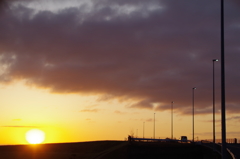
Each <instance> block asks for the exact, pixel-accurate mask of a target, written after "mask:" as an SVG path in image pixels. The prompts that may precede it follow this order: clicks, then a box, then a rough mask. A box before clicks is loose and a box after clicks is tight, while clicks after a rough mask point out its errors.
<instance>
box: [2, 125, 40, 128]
mask: <svg viewBox="0 0 240 159" xmlns="http://www.w3.org/2000/svg"><path fill="white" fill-rule="evenodd" d="M1 127H7V128H39V126H23V125H5V126H1Z"/></svg>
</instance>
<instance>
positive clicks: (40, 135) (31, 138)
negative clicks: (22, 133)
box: [26, 129, 45, 144]
mask: <svg viewBox="0 0 240 159" xmlns="http://www.w3.org/2000/svg"><path fill="white" fill-rule="evenodd" d="M44 139H45V133H44V132H43V131H42V130H39V129H31V130H29V131H28V132H27V133H26V140H27V141H28V142H29V143H30V144H40V143H42V142H43V141H44Z"/></svg>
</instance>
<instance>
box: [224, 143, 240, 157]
mask: <svg viewBox="0 0 240 159" xmlns="http://www.w3.org/2000/svg"><path fill="white" fill-rule="evenodd" d="M227 148H228V149H229V150H230V151H231V152H232V153H233V154H234V156H235V159H240V144H227Z"/></svg>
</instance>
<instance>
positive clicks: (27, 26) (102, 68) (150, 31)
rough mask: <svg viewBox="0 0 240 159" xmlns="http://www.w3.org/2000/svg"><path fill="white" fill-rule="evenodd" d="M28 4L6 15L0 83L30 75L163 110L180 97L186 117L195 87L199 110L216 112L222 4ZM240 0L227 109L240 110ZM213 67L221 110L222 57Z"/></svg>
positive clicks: (61, 87) (232, 29)
mask: <svg viewBox="0 0 240 159" xmlns="http://www.w3.org/2000/svg"><path fill="white" fill-rule="evenodd" d="M22 2H24V3H18V4H17V5H16V3H15V4H14V3H10V4H9V5H10V9H9V10H8V11H6V13H5V14H4V15H3V16H1V17H0V21H1V23H0V28H1V29H0V34H1V38H0V63H1V68H0V70H1V71H0V73H1V77H0V80H1V82H5V83H11V82H13V81H16V80H25V81H27V84H29V85H35V86H37V87H39V88H46V89H49V90H50V91H52V92H56V93H83V94H95V95H100V96H101V95H102V96H106V95H107V96H108V97H111V98H118V99H126V100H127V99H131V100H134V101H136V103H135V104H130V106H129V107H132V108H140V109H143V108H144V109H156V110H157V111H166V110H169V109H170V107H168V105H169V103H170V102H171V101H174V102H175V103H174V107H175V110H176V112H177V113H180V114H187V115H189V114H190V113H189V111H190V110H191V106H192V87H197V90H196V91H195V107H196V111H197V112H199V114H207V113H211V110H210V107H211V105H212V59H215V58H218V59H220V28H219V27H220V26H219V24H220V21H219V9H220V8H219V2H215V1H211V2H209V1H207V0H202V1H185V0H184V1H181V2H180V1H178V0H162V1H157V0H150V1H148V2H146V1H143V0H137V1H134V2H132V1H131V2H129V1H122V0H121V1H118V0H111V1H108V0H100V1H91V4H86V3H85V2H86V1H82V2H83V3H81V4H79V5H76V6H71V5H68V7H66V8H64V7H62V6H60V7H59V8H58V11H57V12H55V11H53V10H52V9H51V7H50V8H47V9H45V8H43V9H41V10H39V9H37V8H34V7H33V5H32V6H31V5H28V4H30V3H31V2H29V1H22ZM52 2H55V3H56V2H57V1H52ZM39 3H40V2H39ZM41 3H42V6H43V7H44V6H45V5H43V4H45V3H48V2H46V1H43V2H41ZM235 4H237V2H235V1H231V2H226V18H225V19H226V21H225V34H226V38H225V41H226V46H225V49H226V97H227V111H228V113H237V112H239V111H240V107H238V105H239V104H240V100H239V98H238V95H239V93H240V92H239V89H238V88H239V87H240V82H239V81H240V75H239V73H238V71H236V70H239V69H240V65H239V62H238V60H236V59H239V58H240V54H239V51H240V50H239V41H240V27H239V25H240V23H239V20H238V19H239V18H240V17H239V15H240V13H239V12H240V9H239V5H235ZM36 10H37V11H36ZM215 72H216V78H215V79H216V106H217V109H218V110H219V107H220V62H218V63H216V64H215ZM228 103H231V104H230V105H228Z"/></svg>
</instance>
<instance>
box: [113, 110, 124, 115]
mask: <svg viewBox="0 0 240 159" xmlns="http://www.w3.org/2000/svg"><path fill="white" fill-rule="evenodd" d="M114 113H115V114H119V115H124V114H126V112H122V111H119V110H115V111H114Z"/></svg>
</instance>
